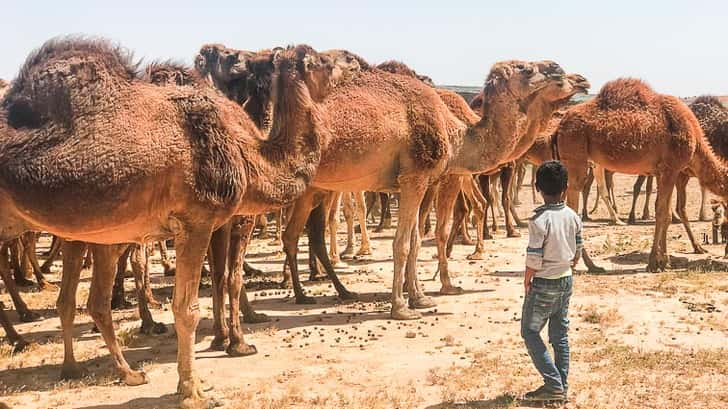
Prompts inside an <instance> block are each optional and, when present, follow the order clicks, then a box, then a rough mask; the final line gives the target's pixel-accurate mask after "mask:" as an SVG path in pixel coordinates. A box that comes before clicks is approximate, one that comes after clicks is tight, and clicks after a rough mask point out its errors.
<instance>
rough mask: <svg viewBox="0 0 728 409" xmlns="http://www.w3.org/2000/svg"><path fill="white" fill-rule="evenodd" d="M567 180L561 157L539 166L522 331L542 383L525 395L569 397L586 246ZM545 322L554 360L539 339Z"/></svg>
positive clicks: (553, 398) (538, 398)
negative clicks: (574, 307) (576, 280)
mask: <svg viewBox="0 0 728 409" xmlns="http://www.w3.org/2000/svg"><path fill="white" fill-rule="evenodd" d="M567 182H568V175H567V172H566V168H565V167H564V166H563V165H562V164H561V163H560V162H558V161H548V162H545V163H543V164H542V165H541V166H539V168H538V170H537V171H536V189H537V190H538V192H539V193H540V194H541V196H542V197H543V200H544V205H543V206H541V207H539V208H537V209H536V210H535V211H534V215H533V217H531V219H530V220H529V222H528V248H527V249H526V277H525V279H524V281H523V285H524V287H525V290H526V296H525V298H524V300H523V316H522V317H521V336H522V337H523V340H524V341H525V343H526V348H527V349H528V354H529V355H530V356H531V360H532V361H533V364H534V365H535V366H536V369H537V370H538V371H539V373H540V374H541V376H542V377H543V380H544V385H543V386H541V387H540V388H538V389H536V390H534V391H532V392H528V393H527V394H526V396H525V399H526V400H534V401H565V400H566V392H567V389H568V383H567V382H566V377H567V375H568V372H569V338H568V329H569V318H568V312H569V299H570V298H571V286H572V268H573V267H574V266H575V265H576V263H577V261H578V260H579V254H580V253H581V249H582V242H581V228H582V227H581V220H580V218H579V216H578V215H577V214H576V213H575V212H574V211H573V210H571V209H570V208H569V207H567V206H566V205H564V194H565V192H566V186H567ZM546 323H548V333H549V342H550V343H551V345H552V346H553V348H554V355H555V359H552V358H551V355H550V354H549V352H548V351H547V350H546V346H545V345H544V343H543V340H542V339H541V335H540V332H541V330H542V329H543V327H544V326H546Z"/></svg>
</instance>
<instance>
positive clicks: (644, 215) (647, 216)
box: [642, 213, 652, 220]
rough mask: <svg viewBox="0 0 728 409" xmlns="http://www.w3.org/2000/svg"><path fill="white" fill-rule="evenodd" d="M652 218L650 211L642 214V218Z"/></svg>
mask: <svg viewBox="0 0 728 409" xmlns="http://www.w3.org/2000/svg"><path fill="white" fill-rule="evenodd" d="M651 218H652V215H650V214H649V213H645V214H643V215H642V220H650V219H651Z"/></svg>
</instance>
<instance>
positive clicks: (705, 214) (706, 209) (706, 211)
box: [698, 186, 713, 222]
mask: <svg viewBox="0 0 728 409" xmlns="http://www.w3.org/2000/svg"><path fill="white" fill-rule="evenodd" d="M710 213H711V212H710V206H709V205H708V189H706V188H705V187H704V186H700V215H699V216H698V220H700V221H701V222H709V221H711V220H713V218H712V217H711V215H710Z"/></svg>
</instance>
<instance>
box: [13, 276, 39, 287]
mask: <svg viewBox="0 0 728 409" xmlns="http://www.w3.org/2000/svg"><path fill="white" fill-rule="evenodd" d="M15 284H16V285H17V286H18V287H32V286H34V285H35V283H34V282H32V281H31V280H28V279H27V278H25V277H19V278H16V279H15Z"/></svg>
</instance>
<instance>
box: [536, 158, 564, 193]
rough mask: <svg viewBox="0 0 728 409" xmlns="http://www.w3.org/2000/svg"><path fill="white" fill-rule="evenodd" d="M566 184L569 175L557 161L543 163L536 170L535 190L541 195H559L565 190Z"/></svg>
mask: <svg viewBox="0 0 728 409" xmlns="http://www.w3.org/2000/svg"><path fill="white" fill-rule="evenodd" d="M568 182H569V173H568V172H567V171H566V167H564V165H562V164H561V162H559V161H557V160H550V161H547V162H544V163H542V164H541V166H539V167H538V170H536V188H537V189H538V190H539V191H541V192H542V193H543V194H546V195H549V196H555V195H560V194H561V193H563V192H564V191H565V190H566V186H567V184H568Z"/></svg>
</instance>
